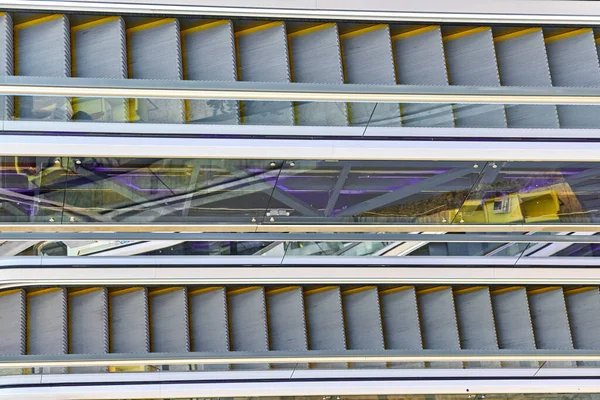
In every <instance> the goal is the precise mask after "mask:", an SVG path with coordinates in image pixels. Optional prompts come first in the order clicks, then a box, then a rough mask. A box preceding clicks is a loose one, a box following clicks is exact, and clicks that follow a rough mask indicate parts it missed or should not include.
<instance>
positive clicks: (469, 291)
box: [454, 286, 489, 294]
mask: <svg viewBox="0 0 600 400" xmlns="http://www.w3.org/2000/svg"><path fill="white" fill-rule="evenodd" d="M485 289H489V288H488V287H487V286H473V287H470V288H465V289H459V290H456V291H455V292H454V294H465V293H472V292H477V291H479V290H485Z"/></svg>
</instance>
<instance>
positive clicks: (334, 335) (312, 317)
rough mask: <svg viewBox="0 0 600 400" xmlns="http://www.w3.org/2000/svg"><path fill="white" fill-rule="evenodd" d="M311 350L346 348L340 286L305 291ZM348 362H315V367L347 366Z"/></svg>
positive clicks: (309, 346)
mask: <svg viewBox="0 0 600 400" xmlns="http://www.w3.org/2000/svg"><path fill="white" fill-rule="evenodd" d="M304 304H305V307H306V319H307V325H308V348H309V349H310V350H346V335H345V332H344V315H343V310H342V298H341V293H340V288H339V287H338V286H327V287H322V288H317V289H312V290H306V291H305V292H304ZM346 366H347V365H346V364H323V363H318V364H313V367H314V368H329V369H331V368H345V367H346Z"/></svg>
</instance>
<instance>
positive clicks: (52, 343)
mask: <svg viewBox="0 0 600 400" xmlns="http://www.w3.org/2000/svg"><path fill="white" fill-rule="evenodd" d="M27 308H28V314H29V315H28V324H27V325H28V333H29V338H28V354H38V355H41V354H49V355H53V354H67V352H68V337H67V336H68V335H67V291H66V290H65V289H63V288H58V289H50V290H48V291H45V290H42V291H41V292H40V293H35V292H34V293H29V294H28V295H27Z"/></svg>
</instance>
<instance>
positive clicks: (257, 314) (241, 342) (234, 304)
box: [227, 287, 269, 369]
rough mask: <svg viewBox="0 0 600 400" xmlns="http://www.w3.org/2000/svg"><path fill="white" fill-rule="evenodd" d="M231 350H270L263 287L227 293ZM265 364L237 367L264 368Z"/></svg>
mask: <svg viewBox="0 0 600 400" xmlns="http://www.w3.org/2000/svg"><path fill="white" fill-rule="evenodd" d="M227 302H228V306H229V323H230V326H229V329H230V332H231V350H233V351H268V350H269V337H268V327H267V311H266V303H265V291H264V288H262V287H249V288H243V289H237V290H233V291H231V292H228V293H227ZM268 367H269V365H268V364H265V365H256V364H255V365H244V364H242V365H239V366H235V369H246V368H251V369H252V368H259V369H260V368H263V369H267V368H268Z"/></svg>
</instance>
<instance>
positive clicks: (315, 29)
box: [288, 22, 336, 38]
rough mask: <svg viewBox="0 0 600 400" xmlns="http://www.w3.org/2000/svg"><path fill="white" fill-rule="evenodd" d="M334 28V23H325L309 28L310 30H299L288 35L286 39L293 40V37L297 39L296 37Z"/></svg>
mask: <svg viewBox="0 0 600 400" xmlns="http://www.w3.org/2000/svg"><path fill="white" fill-rule="evenodd" d="M335 26H336V23H335V22H328V23H325V24H320V25H317V26H311V27H310V28H304V29H301V30H299V31H296V32H292V33H288V38H294V37H297V36H304V35H310V34H311V33H314V32H318V31H322V30H325V29H331V28H335Z"/></svg>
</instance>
